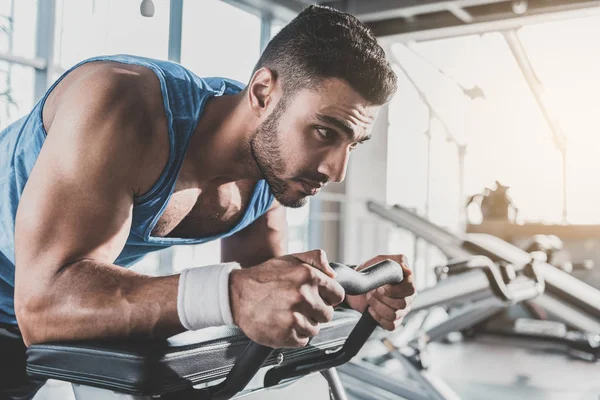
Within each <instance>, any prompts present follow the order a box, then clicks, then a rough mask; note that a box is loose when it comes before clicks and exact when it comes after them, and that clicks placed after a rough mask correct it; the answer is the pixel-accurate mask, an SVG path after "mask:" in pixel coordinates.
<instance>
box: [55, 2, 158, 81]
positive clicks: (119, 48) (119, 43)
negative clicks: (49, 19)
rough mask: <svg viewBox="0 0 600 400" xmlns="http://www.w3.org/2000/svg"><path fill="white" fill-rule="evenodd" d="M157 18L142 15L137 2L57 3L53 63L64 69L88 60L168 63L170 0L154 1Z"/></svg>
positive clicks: (155, 16)
mask: <svg viewBox="0 0 600 400" xmlns="http://www.w3.org/2000/svg"><path fill="white" fill-rule="evenodd" d="M153 1H154V5H155V13H154V17H152V18H147V17H143V16H142V15H141V14H140V1H138V0H102V1H96V0H57V3H56V31H55V46H54V62H55V64H57V65H58V66H60V67H62V68H65V69H66V68H69V67H71V66H72V65H74V64H76V63H78V62H79V61H82V60H84V59H86V58H89V57H93V56H99V55H109V54H120V53H126V54H134V55H140V56H145V57H150V58H158V59H166V58H167V57H168V47H169V15H170V6H169V4H170V3H169V0H153Z"/></svg>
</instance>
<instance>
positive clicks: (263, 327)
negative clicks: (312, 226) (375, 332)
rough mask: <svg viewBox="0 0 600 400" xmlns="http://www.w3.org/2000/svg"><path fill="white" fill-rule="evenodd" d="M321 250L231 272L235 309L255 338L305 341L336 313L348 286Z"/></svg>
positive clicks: (293, 343) (273, 343)
mask: <svg viewBox="0 0 600 400" xmlns="http://www.w3.org/2000/svg"><path fill="white" fill-rule="evenodd" d="M334 276H335V272H334V271H333V269H332V268H331V267H330V266H329V262H328V261H327V256H326V255H325V252H324V251H322V250H313V251H309V252H306V253H297V254H291V255H287V256H283V257H277V258H272V259H270V260H268V261H266V262H264V263H262V264H259V265H256V266H254V267H250V268H244V269H241V270H234V271H232V272H231V275H230V278H229V280H230V282H229V287H230V291H229V298H230V303H231V313H232V315H233V320H234V322H235V324H236V325H237V326H239V327H240V328H241V329H242V331H243V332H244V333H245V334H246V336H248V337H249V338H250V339H252V340H253V341H255V342H257V343H260V344H262V345H265V346H269V347H273V348H281V347H300V346H306V344H307V343H308V340H309V339H310V338H311V337H312V336H315V335H317V334H318V333H319V326H318V325H319V322H329V321H331V319H332V318H333V306H336V305H338V304H339V303H340V302H341V301H342V300H343V299H344V289H343V288H342V286H341V285H340V284H339V283H338V282H336V281H335V280H334V279H333V277H334Z"/></svg>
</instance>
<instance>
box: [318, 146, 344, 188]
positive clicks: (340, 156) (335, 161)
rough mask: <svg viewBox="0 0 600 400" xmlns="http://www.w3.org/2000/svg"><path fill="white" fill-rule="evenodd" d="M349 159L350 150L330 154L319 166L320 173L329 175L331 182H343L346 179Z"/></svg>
mask: <svg viewBox="0 0 600 400" xmlns="http://www.w3.org/2000/svg"><path fill="white" fill-rule="evenodd" d="M349 158H350V151H349V150H348V149H343V150H337V151H332V152H329V153H328V154H327V156H326V157H325V159H323V160H322V162H321V164H320V165H319V168H318V171H319V172H320V173H322V174H324V175H327V176H328V177H329V180H330V181H333V182H342V181H343V180H344V178H345V177H346V170H347V168H348V160H349Z"/></svg>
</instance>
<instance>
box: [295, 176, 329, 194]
mask: <svg viewBox="0 0 600 400" xmlns="http://www.w3.org/2000/svg"><path fill="white" fill-rule="evenodd" d="M298 182H299V183H300V185H301V186H302V190H303V191H304V193H305V194H307V195H309V196H314V195H315V194H317V193H318V192H319V190H321V188H322V187H323V186H324V185H323V184H322V183H318V182H311V181H306V180H304V179H300V180H298Z"/></svg>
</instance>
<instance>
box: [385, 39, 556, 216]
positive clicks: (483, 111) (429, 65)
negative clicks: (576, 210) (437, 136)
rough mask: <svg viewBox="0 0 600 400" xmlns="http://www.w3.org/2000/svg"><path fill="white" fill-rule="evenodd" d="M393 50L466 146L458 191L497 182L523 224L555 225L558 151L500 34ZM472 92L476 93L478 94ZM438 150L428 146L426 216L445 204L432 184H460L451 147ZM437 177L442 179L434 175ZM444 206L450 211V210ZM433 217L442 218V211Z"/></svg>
mask: <svg viewBox="0 0 600 400" xmlns="http://www.w3.org/2000/svg"><path fill="white" fill-rule="evenodd" d="M392 50H393V53H394V58H395V61H396V62H399V63H401V65H402V66H403V67H404V68H405V69H406V70H407V71H408V73H409V74H410V75H411V77H412V78H413V80H414V81H415V82H416V84H417V85H418V86H419V87H420V88H421V89H422V90H423V92H424V93H425V95H426V97H427V99H428V100H429V101H430V103H431V105H432V107H433V108H434V110H435V111H436V113H437V114H438V115H439V117H440V118H441V120H443V121H444V123H445V124H446V125H447V126H448V131H450V133H451V135H452V136H454V137H456V138H458V140H459V141H464V142H466V143H467V145H468V147H467V155H466V159H465V174H466V176H465V193H464V194H465V195H466V196H468V195H469V194H475V193H479V192H481V191H482V190H483V188H484V187H485V186H492V185H493V183H494V181H495V180H499V181H500V182H501V183H503V184H504V185H508V186H510V187H511V195H512V197H513V199H514V200H515V203H516V205H517V206H518V207H519V210H520V212H519V214H520V215H521V216H522V217H523V219H525V220H529V221H534V220H538V221H545V222H555V221H559V220H560V218H561V209H562V198H561V172H560V165H561V164H560V153H559V152H558V151H557V149H556V148H555V146H554V144H553V141H552V135H551V132H550V130H549V128H548V126H547V124H546V122H545V120H544V118H543V115H542V113H541V111H540V109H539V107H538V106H537V104H536V102H535V99H534V98H533V96H532V94H531V92H530V90H529V88H528V86H527V83H526V82H525V80H524V78H523V76H522V74H521V71H520V70H519V67H518V65H517V63H516V61H515V60H514V57H513V56H512V54H511V51H510V49H509V48H508V45H507V44H506V42H505V41H504V38H503V36H502V35H501V34H500V33H490V34H485V35H481V36H466V37H459V38H452V39H444V40H437V41H430V42H421V43H414V44H411V45H410V46H409V47H405V46H403V45H398V46H393V48H392ZM477 89H481V93H479V94H477V91H478V90H477ZM400 92H401V91H400ZM481 94H483V96H482V95H481ZM399 95H400V96H404V94H402V93H400V94H399ZM407 114H408V116H407ZM402 115H404V116H407V119H408V121H410V120H411V119H414V118H416V116H411V115H410V112H409V111H405V112H404V111H403V112H402ZM408 123H409V122H406V123H405V122H403V120H402V119H401V118H399V119H398V124H399V125H398V128H397V129H395V132H396V131H400V132H402V130H403V129H406V130H407V131H410V130H409V129H408V128H403V127H405V126H406V124H408ZM436 129H438V130H439V129H440V128H439V127H438V128H436ZM413 131H414V128H413ZM443 131H444V129H441V132H443ZM395 132H393V133H395ZM441 132H440V133H441ZM436 146H438V150H436ZM440 146H442V144H441V143H438V144H437V145H435V144H434V145H433V147H432V150H431V152H430V156H431V157H433V159H434V165H433V168H432V170H431V174H432V175H431V179H432V180H433V184H432V187H431V199H432V202H431V207H432V210H430V212H431V213H433V214H431V215H432V216H433V215H436V214H437V210H433V207H434V206H435V207H440V206H442V205H441V204H438V205H437V206H436V205H435V204H436V202H437V203H439V202H442V201H443V202H444V203H446V199H445V198H444V197H441V196H443V194H444V193H445V190H441V187H442V186H438V189H436V184H437V185H442V183H443V182H444V181H445V182H446V184H447V185H448V186H447V187H451V185H458V182H459V181H458V173H455V172H454V171H456V170H457V160H456V155H452V153H451V151H452V152H454V151H455V150H451V146H450V147H448V148H447V149H444V150H443V154H444V155H442V154H441V153H442V150H441V147H440ZM444 147H445V146H444ZM409 151H410V150H409ZM436 151H437V152H438V153H437V155H436V154H435V153H436ZM441 158H447V163H448V164H447V166H446V167H445V168H446V172H445V171H444V168H442V167H441V166H438V167H436V166H435V163H438V162H440V159H441ZM410 171H412V170H410ZM436 171H437V172H436ZM441 173H444V175H443V176H438V175H439V174H441ZM454 177H456V178H454ZM436 182H437V183H436ZM442 199H443V200H442ZM460 200H461V203H462V202H463V201H464V199H460ZM446 205H447V204H445V205H443V206H444V207H445V206H446ZM448 207H449V208H450V209H454V207H455V205H453V206H448ZM457 208H458V207H457ZM457 211H458V210H457ZM436 218H442V216H441V214H438V217H436ZM444 219H445V218H444ZM450 220H451V219H448V221H450Z"/></svg>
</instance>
